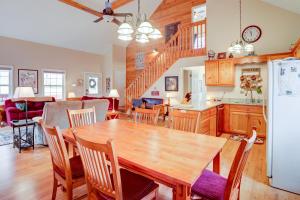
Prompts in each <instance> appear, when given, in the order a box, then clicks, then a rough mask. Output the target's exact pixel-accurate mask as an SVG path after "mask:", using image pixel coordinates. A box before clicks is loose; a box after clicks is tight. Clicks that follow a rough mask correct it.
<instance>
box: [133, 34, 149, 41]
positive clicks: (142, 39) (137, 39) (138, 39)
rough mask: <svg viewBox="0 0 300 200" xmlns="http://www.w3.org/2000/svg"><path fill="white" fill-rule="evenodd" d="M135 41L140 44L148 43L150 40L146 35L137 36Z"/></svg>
mask: <svg viewBox="0 0 300 200" xmlns="http://www.w3.org/2000/svg"><path fill="white" fill-rule="evenodd" d="M135 40H136V41H137V42H139V43H148V42H149V38H148V36H147V35H146V34H137V35H136V38H135Z"/></svg>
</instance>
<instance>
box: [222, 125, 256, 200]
mask: <svg viewBox="0 0 300 200" xmlns="http://www.w3.org/2000/svg"><path fill="white" fill-rule="evenodd" d="M256 135H257V133H256V130H255V129H254V130H253V133H252V136H251V138H249V139H245V140H242V141H241V144H240V146H239V148H238V151H237V153H236V155H235V158H234V160H233V163H232V166H231V169H230V172H229V176H228V181H227V185H226V190H225V198H224V199H225V200H233V199H239V192H240V184H241V180H242V175H243V171H244V168H245V165H246V163H247V159H248V157H249V154H250V150H251V149H252V147H253V144H254V142H255V140H256Z"/></svg>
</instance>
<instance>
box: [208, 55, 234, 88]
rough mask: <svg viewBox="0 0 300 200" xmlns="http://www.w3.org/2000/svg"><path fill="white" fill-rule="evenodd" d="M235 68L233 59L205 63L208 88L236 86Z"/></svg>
mask: <svg viewBox="0 0 300 200" xmlns="http://www.w3.org/2000/svg"><path fill="white" fill-rule="evenodd" d="M234 78H235V66H234V63H233V60H232V59H224V60H209V61H206V62H205V80H206V85H207V86H234Z"/></svg>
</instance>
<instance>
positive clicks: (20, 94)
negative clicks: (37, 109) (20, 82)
mask: <svg viewBox="0 0 300 200" xmlns="http://www.w3.org/2000/svg"><path fill="white" fill-rule="evenodd" d="M30 97H34V92H33V89H32V87H17V88H16V90H15V93H14V98H15V99H17V98H30Z"/></svg>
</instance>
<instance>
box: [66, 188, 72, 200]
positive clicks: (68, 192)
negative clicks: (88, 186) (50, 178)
mask: <svg viewBox="0 0 300 200" xmlns="http://www.w3.org/2000/svg"><path fill="white" fill-rule="evenodd" d="M67 199H68V200H72V199H73V187H72V185H67Z"/></svg>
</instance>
